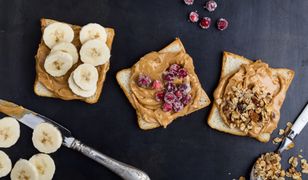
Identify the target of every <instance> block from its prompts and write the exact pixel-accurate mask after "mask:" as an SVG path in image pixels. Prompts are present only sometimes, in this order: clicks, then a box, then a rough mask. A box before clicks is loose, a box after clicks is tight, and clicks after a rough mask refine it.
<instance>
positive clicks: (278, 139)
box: [273, 137, 282, 144]
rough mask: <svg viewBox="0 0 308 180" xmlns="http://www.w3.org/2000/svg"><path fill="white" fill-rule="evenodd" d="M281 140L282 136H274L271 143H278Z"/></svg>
mask: <svg viewBox="0 0 308 180" xmlns="http://www.w3.org/2000/svg"><path fill="white" fill-rule="evenodd" d="M281 141H282V138H280V137H276V138H275V139H273V143H274V144H278V143H280V142H281Z"/></svg>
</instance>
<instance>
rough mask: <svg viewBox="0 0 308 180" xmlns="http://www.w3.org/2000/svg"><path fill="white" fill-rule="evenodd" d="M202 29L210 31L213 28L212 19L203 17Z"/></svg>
mask: <svg viewBox="0 0 308 180" xmlns="http://www.w3.org/2000/svg"><path fill="white" fill-rule="evenodd" d="M199 25H200V27H201V28H202V29H208V28H209V27H210V26H211V18H209V17H203V18H202V19H201V21H200V23H199Z"/></svg>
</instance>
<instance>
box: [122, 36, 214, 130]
mask: <svg viewBox="0 0 308 180" xmlns="http://www.w3.org/2000/svg"><path fill="white" fill-rule="evenodd" d="M159 52H162V53H164V52H186V51H185V48H184V46H183V44H182V42H181V41H180V39H178V38H176V39H175V40H174V41H173V42H172V43H171V44H169V45H168V46H166V47H165V48H163V49H162V50H160V51H159ZM130 77H131V69H130V68H128V69H123V70H121V71H119V72H118V73H117V75H116V79H117V81H118V83H119V85H120V87H121V88H122V90H123V92H124V94H125V95H126V97H127V99H128V100H129V102H130V103H131V105H132V106H133V107H134V108H135V109H136V107H135V104H134V101H133V99H132V96H131V93H132V92H131V88H130V86H129V81H130ZM210 103H211V101H210V99H209V97H208V96H207V94H206V93H205V91H204V90H203V89H202V96H201V98H200V100H199V106H198V108H197V109H195V110H194V111H197V110H199V109H202V108H204V107H206V106H208V105H209V104H210ZM194 111H190V112H188V113H187V114H185V115H188V114H190V113H192V112H194ZM136 113H137V120H138V125H139V127H140V128H141V129H143V130H149V129H154V128H157V127H160V126H161V125H160V124H159V123H158V122H155V123H150V122H149V121H147V120H145V119H142V116H141V114H140V112H139V111H138V110H137V109H136Z"/></svg>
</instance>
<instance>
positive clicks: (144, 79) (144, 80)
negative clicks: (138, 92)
mask: <svg viewBox="0 0 308 180" xmlns="http://www.w3.org/2000/svg"><path fill="white" fill-rule="evenodd" d="M151 82H152V80H151V78H150V77H149V76H146V75H143V74H140V75H139V77H138V81H137V84H138V86H140V87H143V88H147V87H149V86H150V84H151Z"/></svg>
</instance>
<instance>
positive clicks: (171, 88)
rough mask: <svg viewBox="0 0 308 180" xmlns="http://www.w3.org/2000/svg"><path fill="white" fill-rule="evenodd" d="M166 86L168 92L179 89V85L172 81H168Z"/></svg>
mask: <svg viewBox="0 0 308 180" xmlns="http://www.w3.org/2000/svg"><path fill="white" fill-rule="evenodd" d="M165 88H166V91H167V92H175V91H176V90H177V87H176V86H175V84H174V83H172V82H167V83H166V85H165Z"/></svg>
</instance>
